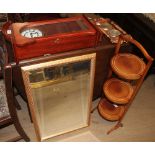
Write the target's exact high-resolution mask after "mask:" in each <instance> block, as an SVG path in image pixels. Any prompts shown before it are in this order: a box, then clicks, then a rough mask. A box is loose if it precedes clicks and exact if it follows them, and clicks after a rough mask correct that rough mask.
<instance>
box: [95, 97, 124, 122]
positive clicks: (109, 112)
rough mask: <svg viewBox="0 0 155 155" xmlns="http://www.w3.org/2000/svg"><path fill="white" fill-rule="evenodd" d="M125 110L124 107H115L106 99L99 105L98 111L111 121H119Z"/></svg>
mask: <svg viewBox="0 0 155 155" xmlns="http://www.w3.org/2000/svg"><path fill="white" fill-rule="evenodd" d="M124 110H125V108H124V106H116V105H113V104H112V103H110V102H109V101H108V100H107V99H105V98H102V99H101V100H100V101H99V104H98V111H99V113H100V115H101V116H102V117H103V118H105V119H107V120H109V121H117V120H119V118H120V117H121V116H122V114H123V113H124Z"/></svg>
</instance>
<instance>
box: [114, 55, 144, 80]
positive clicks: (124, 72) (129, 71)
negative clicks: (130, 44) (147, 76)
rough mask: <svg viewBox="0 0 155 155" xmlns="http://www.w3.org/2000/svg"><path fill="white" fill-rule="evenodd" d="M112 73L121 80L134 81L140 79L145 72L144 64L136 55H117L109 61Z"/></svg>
mask: <svg viewBox="0 0 155 155" xmlns="http://www.w3.org/2000/svg"><path fill="white" fill-rule="evenodd" d="M111 67H112V69H113V71H114V72H115V73H116V74H117V75H118V76H119V77H121V78H124V79H129V80H136V79H139V78H140V77H141V75H142V74H143V72H144V70H145V67H146V65H145V63H144V62H143V60H141V59H140V58H139V57H137V56H136V55H133V54H130V53H123V54H122V53H119V54H117V55H115V56H114V57H113V58H112V59H111Z"/></svg>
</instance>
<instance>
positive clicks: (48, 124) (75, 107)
mask: <svg viewBox="0 0 155 155" xmlns="http://www.w3.org/2000/svg"><path fill="white" fill-rule="evenodd" d="M95 59H96V54H95V53H93V54H87V55H81V56H74V57H69V58H64V59H59V60H54V61H48V62H43V63H37V64H33V65H29V66H23V67H21V70H22V76H23V80H24V85H25V89H26V94H27V97H28V103H29V107H30V111H31V115H32V119H33V123H34V128H35V132H36V136H37V140H38V141H44V140H46V139H48V138H51V137H54V136H58V135H60V134H64V133H67V132H70V131H73V130H77V129H80V128H83V127H86V126H88V125H89V121H90V109H91V103H92V93H93V84H94V72H95Z"/></svg>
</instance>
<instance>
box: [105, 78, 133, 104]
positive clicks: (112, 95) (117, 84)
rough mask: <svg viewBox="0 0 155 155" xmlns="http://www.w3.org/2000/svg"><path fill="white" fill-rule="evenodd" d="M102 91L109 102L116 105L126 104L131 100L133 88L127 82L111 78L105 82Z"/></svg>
mask: <svg viewBox="0 0 155 155" xmlns="http://www.w3.org/2000/svg"><path fill="white" fill-rule="evenodd" d="M103 91H104V93H105V95H106V97H107V98H108V99H109V100H110V101H112V102H115V103H117V104H126V103H128V101H129V99H130V98H131V95H132V93H133V88H132V86H131V85H130V84H129V83H128V82H124V81H122V80H119V79H116V78H112V79H109V80H107V81H106V82H105V84H104V86H103Z"/></svg>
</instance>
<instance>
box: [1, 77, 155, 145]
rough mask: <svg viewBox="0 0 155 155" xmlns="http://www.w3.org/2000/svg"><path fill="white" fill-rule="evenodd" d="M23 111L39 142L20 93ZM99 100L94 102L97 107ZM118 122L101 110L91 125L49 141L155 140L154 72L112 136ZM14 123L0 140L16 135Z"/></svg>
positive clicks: (21, 114)
mask: <svg viewBox="0 0 155 155" xmlns="http://www.w3.org/2000/svg"><path fill="white" fill-rule="evenodd" d="M18 100H19V101H20V104H21V105H22V110H20V111H19V112H18V115H19V117H20V122H21V124H22V125H23V127H24V129H25V131H26V133H27V134H28V136H29V137H30V139H31V141H36V138H35V132H34V129H33V124H32V123H30V120H29V116H28V112H27V108H26V103H25V102H23V100H22V99H21V98H20V97H19V96H18ZM98 101H99V99H98V100H96V101H94V102H93V106H95V105H96V104H97V103H98ZM114 124H115V122H108V121H106V120H104V119H102V118H101V117H100V115H99V114H98V112H97V111H95V112H94V113H93V114H92V116H91V125H90V126H89V127H87V128H83V129H80V130H77V131H74V132H70V133H68V134H64V135H61V136H58V137H54V138H52V139H49V140H48V141H63V142H64V141H86V142H87V141H94V142H96V141H155V75H151V76H149V77H148V78H147V80H146V81H145V82H144V84H143V85H142V88H141V90H140V91H139V93H138V95H137V96H136V98H135V100H134V102H133V104H132V106H131V108H130V109H129V111H128V113H127V115H126V117H125V118H124V121H123V124H124V127H123V128H120V129H118V130H116V131H114V132H112V133H111V134H110V135H107V134H106V132H107V130H108V129H110V128H111V127H113V125H114ZM16 134H17V133H16V132H15V130H14V128H13V126H10V127H7V128H4V129H1V130H0V141H4V140H7V139H8V138H11V137H12V136H14V135H16Z"/></svg>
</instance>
